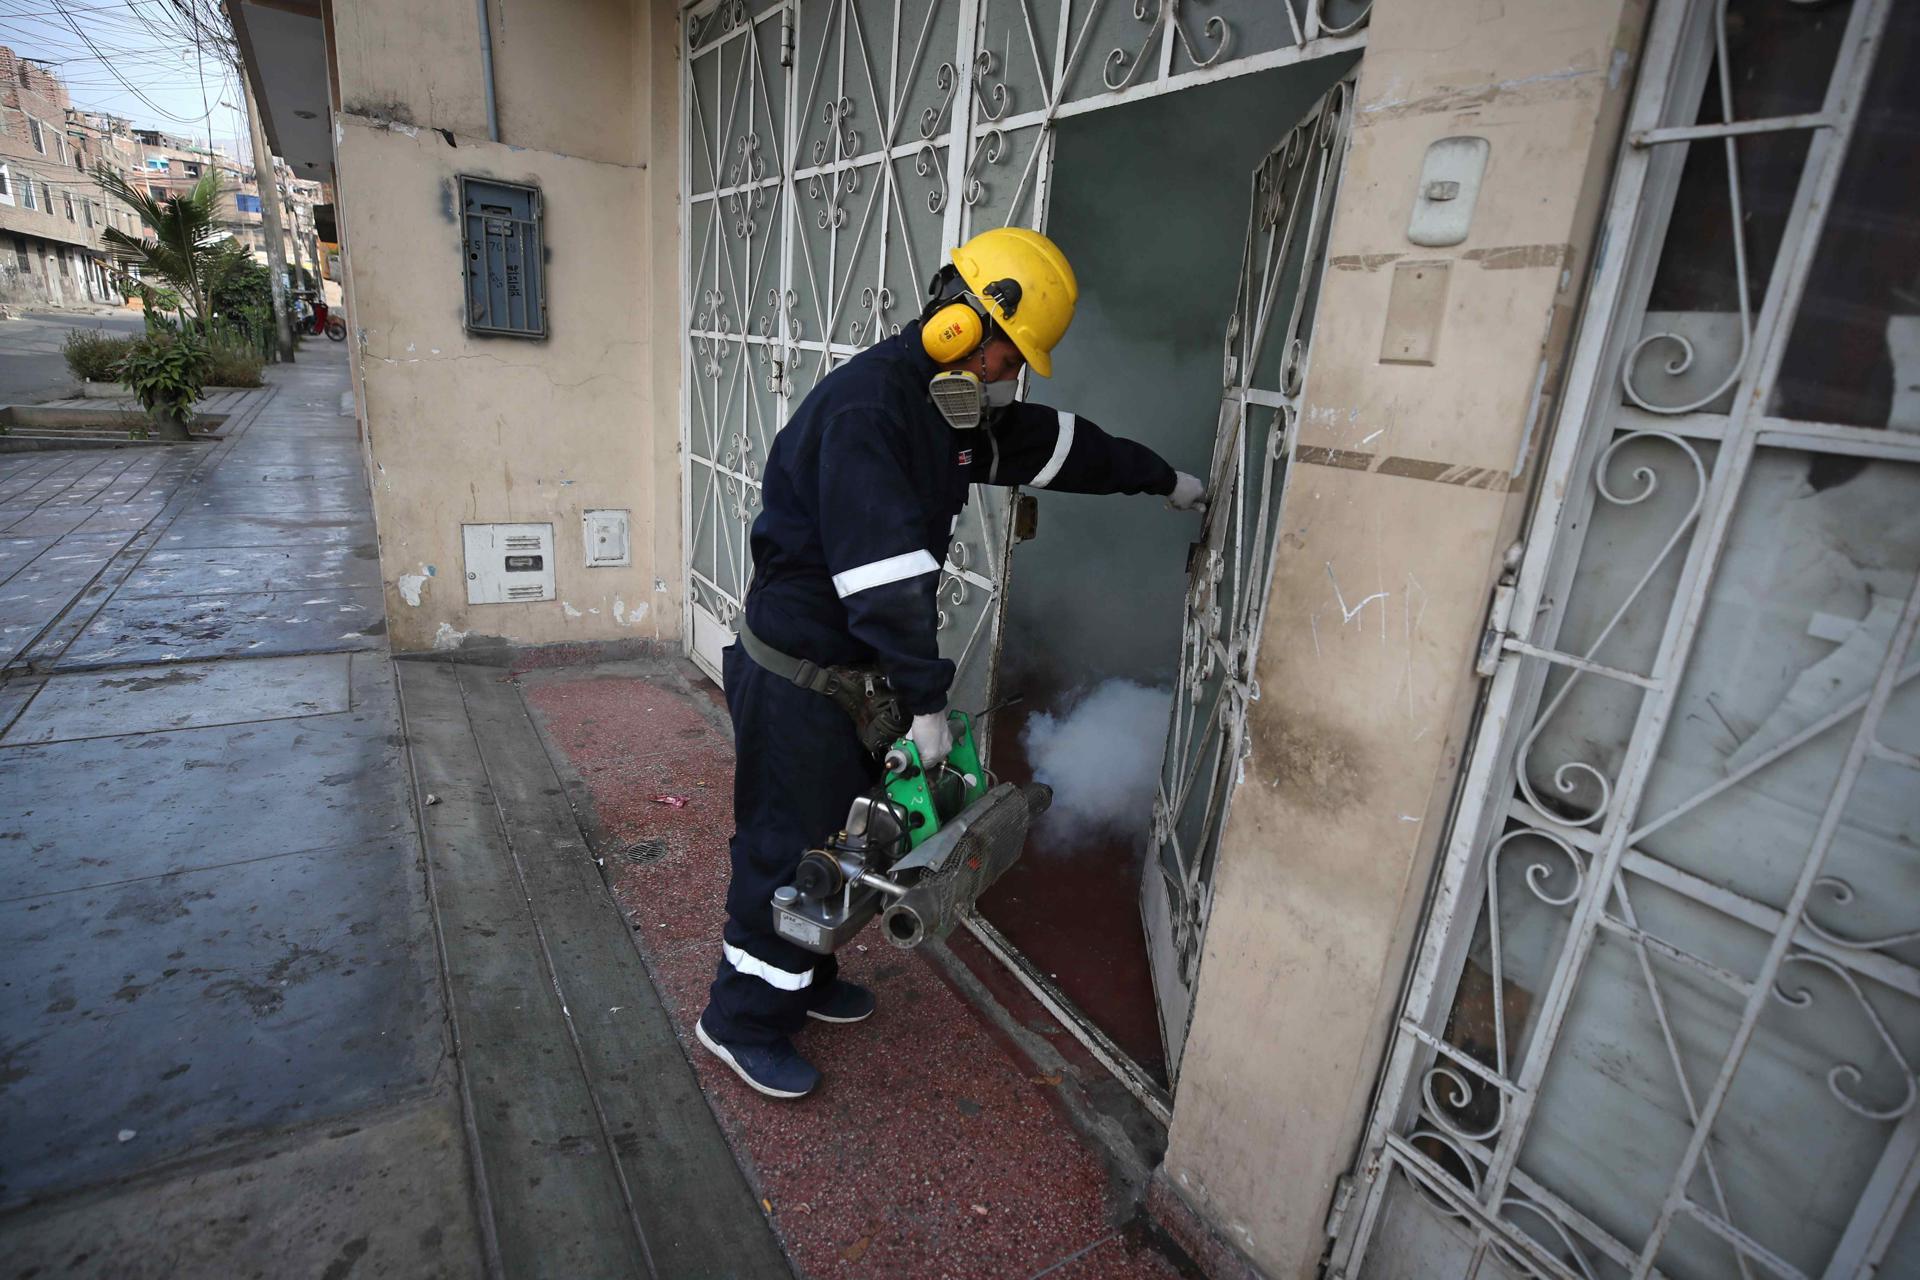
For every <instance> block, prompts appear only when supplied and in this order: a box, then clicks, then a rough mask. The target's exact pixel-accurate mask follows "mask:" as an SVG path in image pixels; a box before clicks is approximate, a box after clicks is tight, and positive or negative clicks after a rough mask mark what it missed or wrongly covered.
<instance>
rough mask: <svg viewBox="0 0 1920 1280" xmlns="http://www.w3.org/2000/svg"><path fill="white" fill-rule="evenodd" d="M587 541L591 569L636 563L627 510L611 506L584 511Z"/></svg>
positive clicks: (583, 520)
mask: <svg viewBox="0 0 1920 1280" xmlns="http://www.w3.org/2000/svg"><path fill="white" fill-rule="evenodd" d="M581 523H582V524H583V525H584V526H585V528H584V529H583V530H582V532H583V533H584V534H585V541H586V544H587V568H589V569H610V568H613V567H614V566H616V565H630V564H632V563H633V549H632V546H631V544H630V543H629V541H628V538H627V513H626V512H625V511H616V510H611V509H606V510H600V511H586V512H582V513H581Z"/></svg>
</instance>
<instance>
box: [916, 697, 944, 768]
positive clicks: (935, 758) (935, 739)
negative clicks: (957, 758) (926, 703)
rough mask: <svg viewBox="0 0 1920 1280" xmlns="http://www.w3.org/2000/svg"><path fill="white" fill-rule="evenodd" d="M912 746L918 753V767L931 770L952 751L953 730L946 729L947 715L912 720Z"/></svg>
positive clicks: (936, 714)
mask: <svg viewBox="0 0 1920 1280" xmlns="http://www.w3.org/2000/svg"><path fill="white" fill-rule="evenodd" d="M913 745H914V747H915V748H916V749H918V750H919V752H920V767H921V768H923V769H931V768H933V767H934V766H936V765H938V764H939V763H940V762H941V761H942V760H945V759H946V758H947V756H948V755H949V754H950V753H951V752H952V751H953V730H952V729H950V728H948V727H947V713H946V712H944V711H936V712H934V713H933V714H932V715H925V716H915V717H914V718H913Z"/></svg>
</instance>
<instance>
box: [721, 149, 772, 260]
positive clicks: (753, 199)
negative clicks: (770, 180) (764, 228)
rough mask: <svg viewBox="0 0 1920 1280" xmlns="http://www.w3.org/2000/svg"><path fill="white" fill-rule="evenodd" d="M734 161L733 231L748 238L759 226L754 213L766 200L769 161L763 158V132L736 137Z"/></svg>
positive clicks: (730, 207) (729, 175)
mask: <svg viewBox="0 0 1920 1280" xmlns="http://www.w3.org/2000/svg"><path fill="white" fill-rule="evenodd" d="M735 151H736V154H735V156H734V160H733V165H732V167H731V168H729V169H728V170H727V185H728V186H730V187H731V188H733V189H732V190H731V191H729V192H728V193H727V208H728V211H729V212H731V213H732V214H733V234H734V235H736V236H739V237H741V238H742V239H745V238H746V237H748V236H751V235H752V234H753V233H754V231H755V230H756V229H757V224H756V222H755V215H756V214H758V213H759V211H760V209H761V208H762V207H763V206H764V205H765V204H766V203H767V192H766V188H764V187H762V186H761V185H760V181H761V179H762V178H764V177H765V176H766V165H765V164H763V163H762V162H761V159H760V135H759V134H757V133H748V134H742V135H741V136H740V137H739V138H738V139H737V145H736V147H735Z"/></svg>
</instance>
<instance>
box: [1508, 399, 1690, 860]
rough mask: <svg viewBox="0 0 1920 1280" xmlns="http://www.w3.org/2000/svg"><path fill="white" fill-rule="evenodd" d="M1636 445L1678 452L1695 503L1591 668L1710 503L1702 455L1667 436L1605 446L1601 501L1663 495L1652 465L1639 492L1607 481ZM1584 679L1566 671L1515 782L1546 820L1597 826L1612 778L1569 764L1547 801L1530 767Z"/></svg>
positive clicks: (1600, 644)
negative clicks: (1622, 453) (1624, 451)
mask: <svg viewBox="0 0 1920 1280" xmlns="http://www.w3.org/2000/svg"><path fill="white" fill-rule="evenodd" d="M1637 440H1646V441H1652V442H1657V443H1660V444H1663V445H1666V446H1668V447H1671V448H1673V449H1677V450H1678V451H1679V452H1680V454H1681V457H1682V458H1683V459H1684V460H1685V462H1686V463H1687V466H1688V469H1690V470H1691V471H1692V473H1693V482H1694V491H1693V500H1692V502H1691V503H1690V504H1689V505H1688V507H1687V509H1686V512H1685V513H1684V514H1683V515H1682V516H1681V518H1680V520H1679V521H1678V522H1677V523H1676V524H1675V525H1674V527H1673V529H1672V531H1671V532H1670V533H1669V534H1668V535H1667V538H1666V541H1665V542H1663V543H1662V544H1661V546H1660V549H1659V551H1658V552H1657V553H1656V554H1655V555H1654V556H1653V558H1652V559H1651V560H1650V561H1649V562H1648V563H1647V565H1646V566H1645V568H1644V569H1643V570H1642V571H1641V574H1640V578H1639V580H1638V581H1637V582H1635V583H1634V585H1633V589H1632V590H1630V591H1629V592H1628V593H1627V596H1626V598H1625V599H1624V600H1622V601H1621V602H1620V604H1619V606H1618V607H1617V608H1615V610H1614V612H1613V616H1612V617H1610V618H1609V619H1608V620H1607V623H1606V625H1605V626H1603V627H1602V628H1601V629H1600V632H1599V634H1598V635H1596V636H1595V637H1594V638H1593V640H1592V641H1590V642H1589V643H1588V645H1587V647H1586V649H1585V651H1584V652H1583V653H1581V654H1580V658H1581V660H1582V661H1584V662H1588V663H1592V662H1596V661H1598V658H1597V655H1598V654H1599V653H1600V652H1601V651H1602V649H1603V648H1604V646H1605V645H1606V643H1607V641H1608V639H1609V638H1610V637H1612V635H1613V634H1614V632H1615V631H1616V630H1617V629H1618V627H1619V626H1620V623H1621V622H1622V620H1624V619H1625V618H1626V616H1627V614H1628V613H1629V611H1631V610H1632V608H1633V606H1634V604H1635V603H1636V602H1637V601H1638V600H1639V599H1640V597H1641V596H1642V595H1643V594H1644V593H1645V592H1646V589H1647V587H1648V585H1649V584H1651V583H1652V582H1653V580H1654V578H1655V576H1656V575H1657V574H1658V573H1659V572H1660V569H1661V566H1663V565H1664V564H1666V562H1667V560H1668V558H1669V557H1671V556H1672V555H1673V553H1674V551H1675V550H1676V549H1677V548H1678V547H1679V546H1680V545H1681V544H1682V543H1683V542H1684V541H1685V540H1686V537H1687V534H1688V532H1689V531H1690V530H1691V529H1692V528H1693V527H1694V524H1695V522H1696V521H1697V520H1698V519H1699V517H1700V508H1701V506H1702V504H1704V503H1705V501H1706V495H1707V469H1706V465H1705V464H1704V463H1703V462H1702V461H1701V460H1700V453H1699V451H1698V450H1697V449H1695V448H1694V447H1693V445H1692V444H1691V443H1690V442H1689V441H1687V440H1685V439H1683V438H1681V437H1680V436H1676V435H1672V434H1669V433H1668V432H1665V431H1629V432H1625V433H1623V434H1622V435H1621V436H1620V437H1619V438H1618V439H1616V440H1614V441H1613V443H1612V444H1610V445H1608V446H1607V448H1606V450H1605V451H1604V452H1603V453H1601V455H1600V457H1599V458H1598V459H1597V460H1596V461H1595V463H1594V468H1593V486H1594V491H1595V492H1596V493H1597V494H1598V495H1599V497H1600V498H1601V500H1603V501H1605V502H1608V503H1611V504H1612V505H1614V506H1617V507H1631V506H1636V505H1638V504H1640V503H1642V502H1645V501H1646V500H1647V499H1648V498H1651V497H1652V496H1653V495H1654V494H1655V493H1657V492H1658V491H1659V489H1660V475H1659V473H1658V472H1657V471H1656V470H1655V469H1654V467H1653V466H1652V464H1651V463H1648V462H1641V463H1640V464H1638V465H1636V466H1635V467H1634V468H1633V472H1632V477H1633V479H1634V481H1635V482H1637V484H1638V485H1639V488H1638V489H1637V490H1635V491H1625V490H1615V489H1614V487H1613V486H1612V484H1611V483H1610V482H1609V480H1608V473H1609V469H1610V468H1611V467H1612V466H1613V463H1614V459H1615V457H1616V455H1618V454H1619V452H1620V450H1622V449H1623V448H1625V447H1626V446H1627V445H1629V444H1632V443H1633V442H1635V441H1637ZM1586 674H1587V673H1586V672H1585V671H1584V670H1581V669H1579V668H1573V669H1570V670H1568V672H1567V674H1566V677H1565V679H1564V680H1563V681H1562V683H1561V685H1560V688H1559V689H1558V690H1557V691H1555V693H1554V695H1553V697H1552V698H1551V699H1550V700H1549V701H1548V702H1547V704H1546V706H1545V707H1544V708H1542V709H1541V711H1540V714H1539V715H1538V717H1536V719H1535V720H1534V725H1533V730H1532V732H1530V733H1529V734H1528V735H1527V737H1526V739H1525V740H1524V741H1523V742H1522V743H1521V745H1520V769H1519V770H1518V781H1517V785H1518V787H1519V791H1520V795H1521V797H1522V798H1523V799H1524V800H1525V801H1526V803H1527V804H1528V805H1529V806H1530V807H1531V808H1532V809H1533V810H1534V811H1535V812H1536V813H1538V814H1539V815H1540V816H1541V817H1542V818H1545V819H1546V820H1547V821H1549V822H1551V823H1554V824H1556V825H1560V826H1568V827H1594V826H1598V825H1599V823H1600V822H1601V820H1602V819H1604V818H1605V817H1606V816H1607V813H1608V811H1609V809H1610V808H1611V807H1612V804H1613V781H1612V779H1611V778H1609V777H1608V775H1607V773H1606V771H1605V770H1604V769H1602V768H1601V767H1600V766H1598V765H1596V764H1593V763H1592V762H1590V761H1586V760H1567V761H1563V762H1561V763H1560V764H1559V765H1557V766H1555V767H1554V769H1553V772H1552V774H1551V779H1552V783H1553V790H1554V792H1555V796H1554V797H1553V798H1552V799H1551V800H1550V799H1548V798H1547V797H1543V796H1542V795H1541V794H1540V792H1539V791H1538V790H1537V789H1536V788H1535V785H1534V779H1533V770H1532V768H1531V765H1532V763H1533V751H1534V748H1535V747H1536V746H1538V745H1539V742H1540V738H1541V735H1542V734H1544V733H1545V732H1546V730H1547V726H1548V724H1549V723H1550V722H1551V721H1552V720H1553V718H1554V716H1555V715H1556V714H1558V712H1559V711H1560V709H1561V708H1562V707H1563V706H1565V705H1566V702H1567V699H1568V697H1569V695H1571V694H1572V692H1573V690H1574V689H1575V688H1576V687H1577V686H1578V685H1579V683H1580V681H1581V679H1582V678H1583V677H1584V676H1585V675H1586Z"/></svg>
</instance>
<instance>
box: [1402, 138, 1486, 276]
mask: <svg viewBox="0 0 1920 1280" xmlns="http://www.w3.org/2000/svg"><path fill="white" fill-rule="evenodd" d="M1491 150H1492V148H1491V147H1489V146H1488V145H1487V140H1486V139H1485V138H1468V137H1460V138H1442V139H1440V140H1439V141H1438V142H1436V143H1434V144H1433V145H1432V146H1430V147H1428V148H1427V157H1426V160H1425V161H1424V162H1422V164H1421V165H1420V189H1419V190H1418V191H1416V192H1415V193H1414V197H1413V214H1412V216H1411V217H1409V218H1408V219H1407V239H1409V240H1411V241H1413V242H1414V243H1415V244H1417V245H1425V246H1426V247H1427V248H1430V249H1438V248H1444V247H1445V246H1447V245H1450V244H1459V243H1460V242H1461V241H1462V240H1465V239H1466V238H1467V229H1468V228H1469V227H1471V226H1472V225H1473V206H1474V204H1475V203H1476V202H1477V201H1478V200H1479V199H1480V180H1481V178H1482V177H1483V176H1484V175H1485V174H1486V171H1487V153H1488V152H1489V151H1491Z"/></svg>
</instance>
